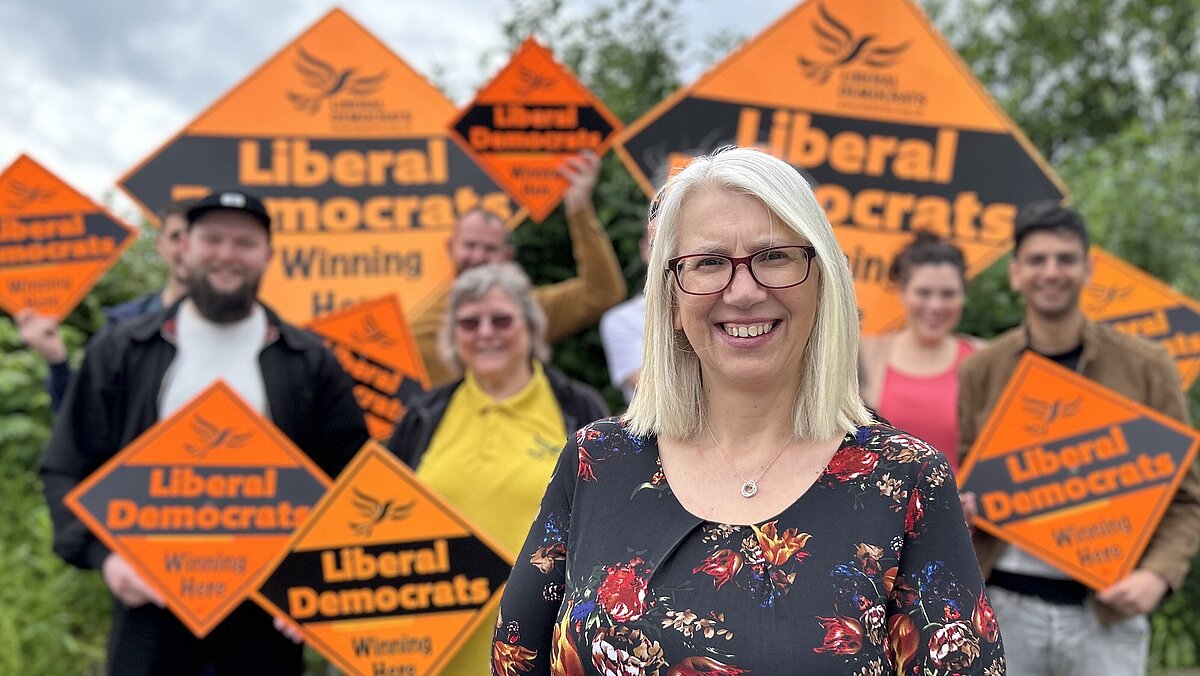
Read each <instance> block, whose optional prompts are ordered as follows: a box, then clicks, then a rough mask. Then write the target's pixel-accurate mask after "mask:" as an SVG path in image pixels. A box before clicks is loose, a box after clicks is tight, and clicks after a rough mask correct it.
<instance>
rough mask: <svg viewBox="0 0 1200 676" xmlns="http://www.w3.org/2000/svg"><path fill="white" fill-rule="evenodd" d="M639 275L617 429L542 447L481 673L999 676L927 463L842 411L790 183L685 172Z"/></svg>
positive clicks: (721, 164)
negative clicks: (532, 505)
mask: <svg viewBox="0 0 1200 676" xmlns="http://www.w3.org/2000/svg"><path fill="white" fill-rule="evenodd" d="M650 269H651V270H657V271H659V272H658V273H657V274H651V275H650V277H649V279H648V281H647V283H646V330H645V334H644V339H643V340H644V346H643V348H644V355H645V358H644V364H643V369H642V375H641V379H640V381H639V383H638V388H637V390H636V391H635V393H634V396H633V401H632V403H631V405H630V408H629V412H628V413H627V414H626V415H625V416H624V417H623V418H621V419H609V420H605V421H599V422H596V423H593V424H591V425H589V426H587V427H585V428H584V429H582V430H580V431H579V432H578V433H577V434H576V435H575V439H574V443H572V444H570V445H569V446H568V447H567V448H566V449H565V451H564V452H563V455H562V457H561V459H560V460H559V464H558V467H557V468H556V469H555V475H554V478H553V479H551V482H550V486H549V488H548V489H547V492H546V496H545V498H544V500H543V503H542V510H541V512H540V514H539V516H538V518H537V520H536V521H535V522H534V525H533V528H532V530H531V532H530V534H529V537H528V539H527V540H526V542H525V547H524V549H523V551H522V553H521V555H520V556H519V557H518V558H517V564H516V567H515V568H514V569H513V573H512V575H511V577H510V578H509V583H508V587H507V589H506V591H505V593H504V599H503V601H502V603H501V618H500V621H499V622H498V623H497V625H496V634H495V637H494V639H493V649H492V669H493V673H494V674H503V675H504V676H514V675H518V674H520V675H525V674H551V673H553V674H571V675H572V676H581V675H584V674H659V676H683V675H689V674H724V675H726V676H732V675H735V674H905V675H907V674H915V673H921V674H939V675H945V674H951V673H955V674H1002V673H1004V657H1003V648H1002V647H1001V643H1000V633H999V629H998V627H997V625H996V621H995V616H994V614H993V613H992V610H991V606H990V605H989V603H988V601H987V597H986V596H985V594H984V591H983V581H982V580H981V579H980V575H979V568H978V567H977V565H976V563H975V556H974V551H973V550H972V548H971V543H970V539H969V537H968V534H967V528H966V524H965V523H964V521H963V512H962V507H961V506H960V504H959V502H958V493H957V491H956V489H955V486H954V481H953V479H952V477H951V475H950V470H949V467H948V466H947V464H946V460H945V458H944V457H943V456H942V455H941V454H940V453H938V452H937V451H935V450H934V449H933V448H931V447H930V446H929V445H928V444H926V443H925V442H923V441H920V440H919V439H917V438H915V437H913V436H911V435H909V434H907V433H905V432H902V431H900V430H897V429H895V428H893V427H890V426H888V425H885V424H881V423H879V422H878V421H876V420H874V419H873V418H872V417H871V415H870V414H869V412H868V411H867V409H866V408H865V406H864V405H863V403H862V400H861V399H860V397H859V394H858V377H857V375H858V374H857V347H858V319H857V312H856V306H855V299H854V287H853V282H852V280H851V278H850V271H849V268H848V266H847V264H846V258H845V256H844V255H843V254H842V252H841V251H840V250H839V249H838V245H837V241H836V240H835V239H834V235H833V231H832V229H831V228H830V226H829V223H828V221H827V220H826V219H825V216H824V214H823V213H822V212H821V209H820V207H819V206H818V204H817V202H816V199H815V197H814V195H813V192H812V190H811V189H810V188H809V186H808V184H807V183H806V182H805V181H804V179H803V178H802V177H801V175H800V174H799V173H798V172H796V171H795V170H794V169H793V168H792V167H791V166H790V165H788V164H786V163H785V162H783V161H781V160H778V159H776V158H773V157H771V156H769V155H767V154H766V153H763V152H759V151H756V150H749V149H733V150H729V151H726V152H720V153H716V154H713V155H710V156H706V157H701V158H698V159H696V160H695V161H693V162H692V163H691V164H689V165H688V166H687V167H686V168H685V169H684V170H683V171H682V172H680V173H679V174H677V175H676V176H674V177H673V178H672V179H671V180H670V181H669V182H668V183H667V186H666V191H665V193H664V195H663V198H662V202H661V205H660V207H659V211H658V219H657V229H656V232H655V235H654V239H653V242H652V244H651V254H650Z"/></svg>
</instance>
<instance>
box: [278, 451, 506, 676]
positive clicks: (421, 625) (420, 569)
mask: <svg viewBox="0 0 1200 676" xmlns="http://www.w3.org/2000/svg"><path fill="white" fill-rule="evenodd" d="M511 569H512V560H511V559H510V558H509V557H507V556H506V555H504V554H502V553H501V550H500V548H499V547H497V546H496V545H494V544H492V542H491V541H490V540H489V539H488V538H487V537H486V536H484V535H483V534H481V533H480V532H479V531H477V530H475V528H474V527H473V526H472V525H471V524H470V523H468V522H467V520H466V519H464V518H463V517H461V516H460V515H459V514H458V513H457V512H456V511H455V510H454V509H453V508H452V507H450V506H449V505H447V504H446V503H445V502H443V501H442V499H441V498H440V497H438V496H436V495H435V494H433V493H432V492H430V491H429V489H427V488H425V486H424V485H422V484H421V483H420V482H419V481H418V480H417V478H416V476H414V475H413V473H412V472H411V471H410V470H409V469H408V468H407V467H405V466H404V465H403V464H401V463H400V461H399V460H397V459H396V458H395V457H393V456H392V454H391V453H388V452H387V451H386V450H384V449H383V448H382V447H381V446H379V444H377V443H375V442H373V441H368V442H367V443H366V444H365V445H364V446H363V448H362V450H361V451H359V453H358V455H357V456H356V457H355V458H354V460H352V461H351V462H350V464H349V465H348V466H347V467H346V469H345V470H343V471H342V473H341V474H340V475H339V476H338V480H337V482H336V483H335V484H334V485H333V487H332V488H331V489H330V490H329V493H327V494H326V495H325V497H324V498H323V499H322V500H321V502H320V503H318V504H317V506H316V508H315V509H314V510H313V515H312V517H311V518H310V519H309V520H308V522H307V523H306V524H305V525H304V526H302V527H301V528H300V530H298V531H297V532H296V534H295V537H294V538H293V540H292V541H291V543H290V544H289V545H288V553H287V555H286V556H284V558H283V560H282V561H281V562H280V563H279V566H278V568H276V569H275V571H274V572H273V573H271V575H270V576H269V577H268V578H267V580H266V581H265V582H264V583H263V585H262V587H261V588H260V589H259V591H258V592H257V593H256V594H255V595H254V599H255V600H256V601H258V602H259V603H260V604H261V605H262V606H263V607H264V608H266V609H267V610H268V611H269V612H271V613H274V614H278V615H284V616H286V617H290V618H291V619H292V620H293V621H294V622H295V623H296V624H297V625H298V626H299V627H300V630H301V631H302V632H303V633H304V637H305V640H306V641H307V642H308V643H309V645H311V646H313V647H314V648H315V649H316V650H317V651H318V652H320V653H321V654H322V655H324V656H325V657H326V659H328V660H329V661H330V662H332V663H333V664H334V665H336V666H337V667H338V668H339V669H341V670H343V671H345V672H346V673H347V674H360V675H363V676H372V675H373V674H405V675H411V676H419V675H421V674H435V673H438V671H439V670H440V669H441V668H442V667H443V666H445V664H446V663H447V662H448V661H449V660H450V658H451V657H453V655H454V653H455V651H456V650H457V649H458V647H459V646H460V645H461V644H462V642H463V641H464V640H465V639H466V638H467V637H468V636H470V634H471V632H472V631H473V630H474V629H475V628H476V627H477V626H478V625H479V623H481V622H483V621H484V620H485V619H487V618H489V617H494V616H495V609H496V606H497V604H499V602H500V591H501V589H502V587H503V586H504V583H505V582H506V581H507V580H508V573H509V571H510V570H511Z"/></svg>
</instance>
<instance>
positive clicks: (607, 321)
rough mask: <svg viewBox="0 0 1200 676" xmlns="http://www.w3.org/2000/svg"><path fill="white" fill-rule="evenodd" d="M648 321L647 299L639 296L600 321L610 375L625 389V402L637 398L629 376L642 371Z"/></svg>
mask: <svg viewBox="0 0 1200 676" xmlns="http://www.w3.org/2000/svg"><path fill="white" fill-rule="evenodd" d="M645 321H646V297H645V296H643V295H641V294H638V295H637V296H634V297H633V298H630V299H629V300H627V301H625V302H624V303H621V304H620V305H618V306H616V307H614V308H613V309H611V310H609V311H608V312H605V313H604V316H603V317H601V318H600V342H601V344H602V345H604V358H605V359H606V360H607V361H608V375H609V376H610V377H611V378H612V383H613V385H616V386H617V387H619V388H621V392H622V393H623V394H624V395H625V401H629V400H630V399H632V398H633V388H631V387H628V386H626V385H625V381H626V380H629V376H631V375H633V374H634V373H637V372H638V371H639V370H641V368H642V328H643V325H644V324H645Z"/></svg>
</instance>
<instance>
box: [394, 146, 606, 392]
mask: <svg viewBox="0 0 1200 676" xmlns="http://www.w3.org/2000/svg"><path fill="white" fill-rule="evenodd" d="M561 171H562V173H563V175H564V176H566V178H567V180H569V181H570V182H571V186H570V187H569V188H568V189H567V192H566V193H565V194H564V195H563V205H564V207H565V208H566V212H567V228H568V231H569V234H570V237H571V250H572V254H573V255H574V257H575V268H576V276H575V277H572V278H571V279H567V280H565V281H562V282H559V283H557V284H550V285H547V286H540V287H538V288H536V289H534V290H533V295H534V298H536V299H537V301H538V303H539V304H540V305H541V306H542V309H543V310H544V311H545V312H546V319H547V326H546V342H547V343H548V344H550V345H553V344H554V343H556V342H558V341H560V340H562V339H563V338H566V337H567V336H570V335H572V334H575V333H578V332H580V331H582V330H583V329H586V328H587V327H589V326H591V325H592V324H594V323H596V321H597V320H599V319H600V316H601V315H602V314H604V311H605V310H607V309H608V308H610V307H612V306H614V305H616V304H617V303H619V302H621V301H623V300H625V279H624V277H622V275H621V265H620V263H619V262H618V261H617V254H616V252H615V251H614V250H613V245H612V240H610V239H609V237H608V233H606V232H605V231H604V227H603V226H601V225H600V221H599V219H598V218H597V217H596V211H595V209H594V208H593V207H592V191H593V190H594V189H595V187H596V179H597V178H598V177H599V175H600V158H598V157H597V156H596V155H595V154H594V153H592V152H590V151H585V152H584V153H582V154H580V155H578V156H576V157H573V158H570V159H568V160H567V161H566V163H564V166H563V168H562V170H561ZM446 249H447V253H448V254H449V255H450V260H451V262H452V263H453V264H454V274H455V276H456V277H457V276H458V275H460V274H462V273H463V271H465V270H468V269H470V268H473V267H475V266H476V265H482V264H484V263H496V262H500V261H507V260H512V257H513V248H512V245H511V244H509V243H508V229H507V228H505V226H504V221H503V220H502V219H501V218H500V217H499V216H497V215H496V214H493V213H490V212H487V211H483V210H482V209H475V210H472V211H469V212H467V213H465V214H463V215H462V217H461V218H459V220H458V223H456V224H455V226H454V234H453V235H452V236H451V237H450V239H449V240H448V241H447V243H446ZM448 297H449V287H447V289H446V291H444V292H443V293H442V295H441V296H439V297H438V298H437V299H436V300H435V301H434V302H433V303H431V304H430V305H428V306H427V307H426V308H425V309H424V310H423V311H422V312H420V313H419V314H417V315H415V316H414V317H412V319H411V322H412V331H413V335H414V337H415V338H416V340H417V346H418V348H419V349H420V350H421V358H422V359H423V360H424V361H425V368H426V370H428V371H429V381H430V385H431V386H432V387H438V386H439V385H445V384H447V383H450V382H452V381H453V380H454V379H455V378H457V377H458V376H459V374H458V373H456V372H455V371H454V369H452V368H451V367H450V366H448V365H447V364H446V363H445V362H443V361H442V358H441V355H440V354H439V353H438V339H437V337H438V331H440V330H441V328H442V323H443V322H444V320H445V316H446V301H447V299H448Z"/></svg>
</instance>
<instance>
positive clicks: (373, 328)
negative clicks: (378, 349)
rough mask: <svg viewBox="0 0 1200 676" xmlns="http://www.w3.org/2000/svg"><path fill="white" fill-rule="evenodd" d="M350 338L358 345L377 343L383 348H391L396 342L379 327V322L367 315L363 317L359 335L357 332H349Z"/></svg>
mask: <svg viewBox="0 0 1200 676" xmlns="http://www.w3.org/2000/svg"><path fill="white" fill-rule="evenodd" d="M350 338H352V339H353V340H354V341H355V342H356V343H358V344H360V345H362V344H368V343H377V344H379V345H382V346H383V347H391V346H392V345H395V344H396V341H395V340H394V339H392V337H391V336H390V335H388V333H387V332H386V331H384V330H383V329H382V328H381V327H380V326H379V322H378V321H376V319H375V315H367V316H366V317H364V318H363V323H362V332H361V333H360V332H358V331H351V332H350Z"/></svg>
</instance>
